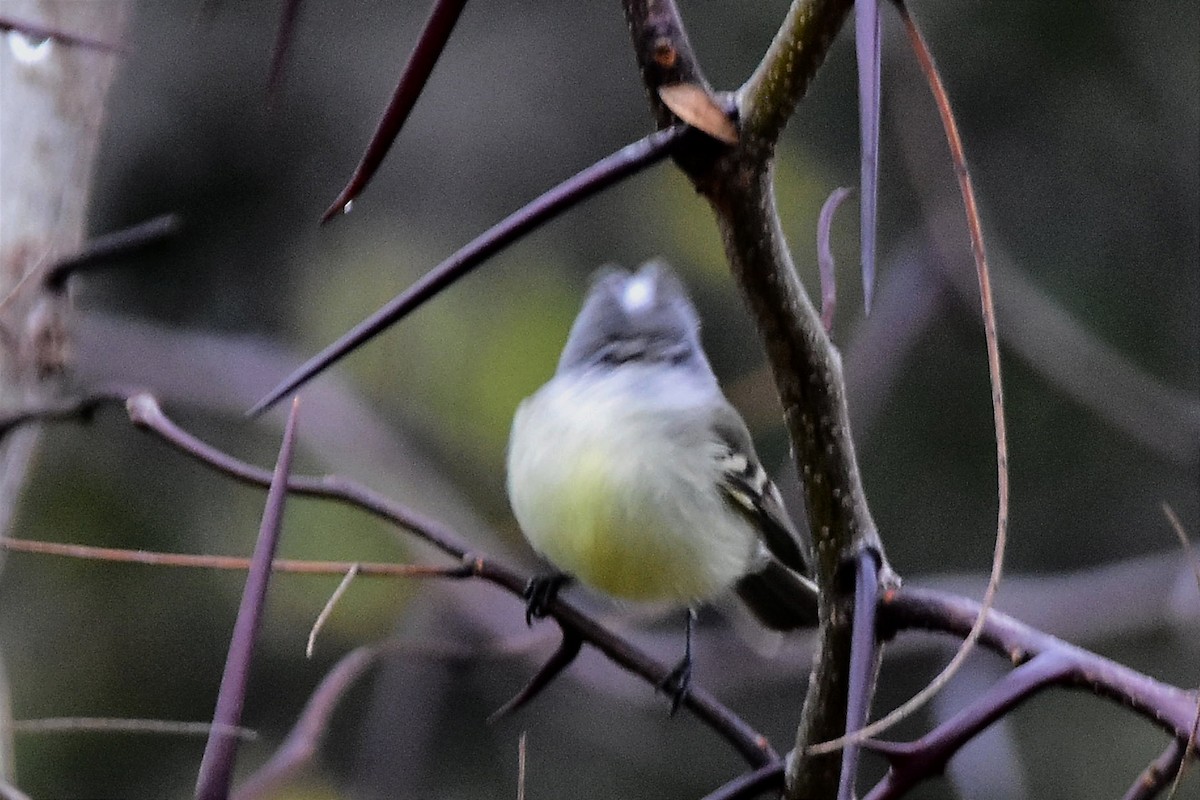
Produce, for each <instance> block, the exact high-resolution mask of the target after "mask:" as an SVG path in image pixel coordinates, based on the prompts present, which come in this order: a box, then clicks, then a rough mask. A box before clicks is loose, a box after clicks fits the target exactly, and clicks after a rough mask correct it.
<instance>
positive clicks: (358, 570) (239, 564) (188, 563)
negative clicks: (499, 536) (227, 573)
mask: <svg viewBox="0 0 1200 800" xmlns="http://www.w3.org/2000/svg"><path fill="white" fill-rule="evenodd" d="M0 550H8V551H10V552H14V553H37V554H40V555H50V556H65V557H67V558H82V559H89V560H93V561H109V562H116V563H127V564H145V565H148V566H156V567H197V568H201V569H226V570H240V571H243V572H244V571H246V570H248V569H250V564H251V563H252V562H251V559H249V558H239V557H237V556H209V555H193V554H191V553H157V552H153V551H150V550H123V549H120V548H116V547H93V546H91V545H83V544H64V543H61V542H41V541H34V540H30V539H13V538H9V537H3V538H0ZM271 570H272V571H273V572H285V573H286V572H290V573H295V574H300V575H345V574H346V573H347V572H349V571H351V570H353V571H354V572H355V574H356V575H362V576H364V577H368V578H370V577H392V578H463V577H467V576H468V575H470V571H469V568H466V567H462V566H457V567H432V566H425V565H423V564H388V563H382V562H360V561H302V560H298V559H291V558H277V559H275V560H274V561H272V562H271Z"/></svg>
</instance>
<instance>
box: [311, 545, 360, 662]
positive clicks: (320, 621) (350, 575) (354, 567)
mask: <svg viewBox="0 0 1200 800" xmlns="http://www.w3.org/2000/svg"><path fill="white" fill-rule="evenodd" d="M358 571H359V565H358V564H351V565H350V569H348V570H346V577H344V578H342V581H341V583H339V584H338V585H337V588H336V589H334V590H333V594H331V595H330V596H329V600H328V602H326V603H325V607H324V608H322V609H321V613H320V614H318V615H317V620H316V622H314V623H313V626H312V630H310V631H309V632H308V644H306V645H305V646H304V657H305V658H312V657H313V648H314V647H315V646H316V644H317V634H318V633H320V631H321V628H323V627H325V621H326V620H327V619H329V616H330V615H331V614H333V607H334V606H335V605H337V601H338V600H341V599H342V595H343V594H345V593H346V590H347V589H349V588H350V582H351V581H352V580H354V576H355V575H357V574H358Z"/></svg>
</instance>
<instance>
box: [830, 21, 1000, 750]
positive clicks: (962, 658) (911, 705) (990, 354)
mask: <svg viewBox="0 0 1200 800" xmlns="http://www.w3.org/2000/svg"><path fill="white" fill-rule="evenodd" d="M893 2H895V4H896V7H897V9H898V10H899V11H900V16H901V18H902V19H903V21H904V27H905V29H906V30H907V31H908V35H909V40H910V42H911V43H912V47H913V51H914V52H915V53H916V56H917V61H918V62H919V63H920V65H921V70H922V72H924V73H925V77H926V79H927V80H928V82H929V88H930V90H931V91H932V92H933V95H934V99H935V100H936V101H937V108H938V114H939V115H940V116H941V118H942V127H943V128H944V129H945V132H946V141H947V143H948V145H949V147H950V155H951V158H952V160H953V162H954V170H955V173H956V174H957V176H958V184H959V189H960V190H961V193H962V199H963V205H964V206H965V208H966V216H967V230H968V232H969V233H970V237H971V252H972V254H973V255H974V257H975V271H976V276H977V278H978V280H979V298H980V303H981V304H982V311H983V332H984V339H985V341H986V345H987V359H988V377H989V380H990V381H991V385H992V420H993V423H994V426H995V430H996V494H997V502H996V506H997V510H996V543H995V548H994V550H993V552H992V569H991V575H990V576H989V578H988V585H987V588H986V589H985V590H984V593H983V599H982V601H981V602H980V612H979V616H978V617H977V618H976V620H975V624H974V625H972V627H971V630H970V631H969V632H968V633H967V636H966V638H964V639H963V641H962V644H961V645H960V646H959V648H958V650H957V652H955V654H954V657H953V658H952V659H950V662H949V663H948V664H946V666H945V667H944V668H943V669H942V671H941V672H940V673H938V675H937V676H936V677H934V679H933V680H931V681H930V682H929V683H928V684H927V685H926V686H925V688H924V689H922V690H921V691H919V692H917V693H916V694H915V695H913V696H912V697H911V698H909V700H908V701H906V702H905V703H903V704H901V705H900V706H898V707H897V708H895V709H894V710H892V711H891V712H889V713H888V714H885V715H884V716H883V717H881V718H880V719H878V720H876V721H875V722H873V723H871V724H870V725H868V726H866V727H865V728H861V729H860V730H858V731H856V732H855V733H853V734H851V735H849V736H844V737H841V738H840V739H834V740H831V741H829V742H822V743H821V744H817V745H812V746H810V748H809V750H810V751H811V752H814V753H824V752H829V751H830V750H831V749H836V748H837V747H841V746H845V744H847V743H848V742H850V741H858V742H861V741H863V740H865V739H867V738H869V737H871V736H877V735H879V734H880V733H881V732H883V731H885V730H887V729H888V728H890V727H892V726H893V725H895V724H896V723H898V722H900V721H901V720H902V719H904V718H906V717H908V716H910V715H911V714H912V713H913V712H915V711H917V710H918V709H919V708H921V707H922V706H923V705H925V703H927V702H928V701H929V699H930V698H932V697H933V696H934V695H935V694H937V693H938V692H939V691H941V690H942V688H943V687H945V685H946V684H947V683H949V682H950V679H951V678H953V677H954V675H955V673H957V672H958V670H959V669H960V668H961V667H962V665H963V664H964V663H966V660H967V657H968V656H970V654H971V651H972V650H973V649H974V648H975V643H976V642H977V641H979V637H980V635H981V634H982V632H983V627H984V625H985V623H986V621H987V615H988V612H990V611H991V608H992V604H993V603H994V602H995V599H996V592H997V591H998V590H999V588H1000V581H1001V579H1002V577H1003V575H1004V552H1005V549H1006V547H1007V544H1008V505H1009V501H1008V494H1009V484H1008V433H1007V427H1006V424H1005V418H1004V390H1003V384H1002V382H1001V379H1000V344H999V338H998V336H997V333H996V309H995V303H994V301H993V299H992V283H991V277H990V275H989V271H988V263H987V251H986V250H985V248H984V244H983V228H982V226H981V224H980V221H979V208H978V206H977V204H976V202H975V190H974V188H973V186H972V184H971V174H970V172H969V171H968V170H967V162H966V156H965V155H964V152H963V145H962V137H960V136H959V133H958V124H957V123H956V122H955V119H954V113H953V112H952V111H951V109H950V98H949V96H948V95H947V94H946V88H945V86H944V85H943V84H942V79H941V76H940V75H939V74H938V71H937V68H936V67H935V66H934V63H933V56H932V55H931V54H930V52H929V47H928V46H927V45H926V43H925V39H924V37H922V35H921V31H920V30H919V29H918V28H917V25H916V22H915V21H914V20H913V18H912V16H911V15H910V14H909V13H908V10H907V8H906V7H905V5H904V2H903V0H893Z"/></svg>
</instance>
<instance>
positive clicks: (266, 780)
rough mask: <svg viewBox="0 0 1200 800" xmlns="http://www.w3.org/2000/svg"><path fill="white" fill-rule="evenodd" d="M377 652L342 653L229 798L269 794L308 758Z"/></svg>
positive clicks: (236, 799)
mask: <svg viewBox="0 0 1200 800" xmlns="http://www.w3.org/2000/svg"><path fill="white" fill-rule="evenodd" d="M380 652H381V651H380V650H379V649H378V648H370V647H360V648H358V649H357V650H353V651H351V652H350V653H348V654H347V655H345V656H343V657H342V660H341V661H339V662H338V663H337V665H336V666H334V668H333V669H331V670H330V671H329V672H328V673H326V675H325V677H324V678H322V679H321V683H320V685H318V686H317V688H316V690H315V691H313V693H312V695H311V696H310V697H309V698H308V703H307V704H306V705H305V706H304V711H303V712H301V714H300V718H299V719H298V720H296V724H295V725H294V726H292V730H291V731H290V732H289V733H288V735H287V738H286V739H284V741H283V744H282V745H280V746H279V749H278V750H276V751H275V754H274V755H273V756H271V758H270V759H269V760H268V761H267V763H266V764H264V765H263V766H261V767H259V769H258V770H257V771H256V772H255V773H254V774H252V775H251V776H250V777H249V778H247V779H246V782H245V783H243V784H242V785H241V786H240V787H238V789H237V790H236V791H235V792H234V793H233V795H232V797H233V800H257V798H260V797H265V796H267V795H269V794H270V793H271V792H272V791H273V790H274V789H275V788H276V787H278V786H279V785H280V784H281V783H283V782H284V781H285V780H287V779H288V778H289V777H290V776H291V775H292V774H293V773H294V772H295V771H296V770H297V769H299V768H300V767H301V766H303V765H304V764H306V763H307V762H308V760H309V759H311V758H312V756H313V754H314V753H316V751H317V747H319V746H320V743H321V739H322V737H323V736H324V735H325V731H326V729H328V727H329V720H330V718H331V717H332V716H333V712H334V709H336V708H337V705H338V703H339V702H340V701H341V699H342V697H343V696H344V695H345V694H346V691H347V690H349V689H350V687H351V686H353V685H354V683H355V682H356V681H357V680H358V679H359V678H360V677H361V676H362V674H363V673H364V672H366V670H367V669H368V668H369V667H370V666H371V665H372V664H373V663H374V661H375V658H376V657H377V656H378V655H379V654H380Z"/></svg>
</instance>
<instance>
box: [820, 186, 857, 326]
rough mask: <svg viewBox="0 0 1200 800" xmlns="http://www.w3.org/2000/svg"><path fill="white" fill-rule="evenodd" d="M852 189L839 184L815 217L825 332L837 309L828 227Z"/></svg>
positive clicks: (834, 270) (831, 324)
mask: <svg viewBox="0 0 1200 800" xmlns="http://www.w3.org/2000/svg"><path fill="white" fill-rule="evenodd" d="M851 191H852V190H851V189H850V187H848V186H841V187H838V188H837V189H834V190H833V191H832V192H830V193H829V197H827V198H825V203H824V204H823V205H822V206H821V215H820V216H819V217H817V266H818V268H819V274H820V278H821V324H822V325H824V326H825V332H826V333H829V332H830V331H832V330H833V314H834V311H835V310H836V309H837V270H836V269H835V268H834V263H833V248H832V247H831V245H830V238H831V236H830V229H831V228H832V226H833V215H834V214H836V213H837V210H838V207H839V206H841V204H842V201H843V200H845V199H846V198H847V197H849V196H850V192H851Z"/></svg>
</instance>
